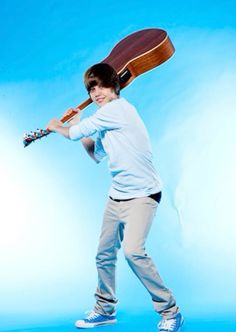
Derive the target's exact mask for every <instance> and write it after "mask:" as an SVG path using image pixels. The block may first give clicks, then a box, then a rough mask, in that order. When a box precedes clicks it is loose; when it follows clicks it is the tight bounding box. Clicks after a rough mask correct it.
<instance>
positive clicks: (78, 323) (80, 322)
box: [75, 319, 117, 329]
mask: <svg viewBox="0 0 236 332" xmlns="http://www.w3.org/2000/svg"><path fill="white" fill-rule="evenodd" d="M116 322H117V319H113V320H108V321H105V322H99V323H85V322H84V320H77V321H76V322H75V327H77V328H79V329H91V328H93V327H97V326H103V325H109V324H115V323H116Z"/></svg>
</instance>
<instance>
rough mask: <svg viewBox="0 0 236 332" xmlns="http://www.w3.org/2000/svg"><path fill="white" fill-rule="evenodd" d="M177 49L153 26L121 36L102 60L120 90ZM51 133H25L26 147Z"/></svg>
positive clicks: (83, 106) (69, 116)
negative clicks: (112, 71)
mask: <svg viewBox="0 0 236 332" xmlns="http://www.w3.org/2000/svg"><path fill="white" fill-rule="evenodd" d="M174 51H175V49H174V46H173V44H172V43H171V41H170V39H169V37H168V35H167V33H166V31H164V30H161V29H154V28H153V29H144V30H140V31H137V32H134V33H132V34H131V35H129V36H127V37H126V38H124V39H122V40H121V41H120V42H119V43H118V44H116V46H115V47H114V48H113V49H112V51H111V53H110V54H109V55H108V56H107V57H106V58H105V59H104V60H102V61H101V62H102V63H108V64H109V65H111V66H112V67H113V68H114V69H115V70H116V72H117V73H118V75H119V79H120V85H121V89H123V88H124V87H126V86H127V85H129V84H130V83H131V82H132V81H133V80H134V79H135V78H136V77H137V76H139V75H141V74H143V73H145V72H147V71H149V70H151V69H153V68H155V67H157V66H159V65H160V64H162V63H163V62H165V61H166V60H168V59H169V58H170V57H171V56H172V55H173V53H174ZM91 103H92V100H91V99H90V98H89V99H87V100H85V101H84V102H83V103H81V104H80V105H79V106H77V107H76V108H79V109H80V110H82V109H84V108H85V107H87V106H88V105H89V104H91ZM76 114H77V112H73V111H72V112H71V113H70V114H69V115H66V116H64V117H63V118H61V121H62V122H63V123H65V122H67V121H68V120H70V119H71V118H73V116H75V115H76ZM48 134H50V131H48V130H43V129H39V130H37V131H36V132H33V133H31V134H25V135H24V139H23V143H24V147H26V146H28V145H29V144H30V143H31V142H33V141H35V140H37V139H39V138H41V137H43V136H47V135H48Z"/></svg>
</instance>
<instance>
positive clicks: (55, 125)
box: [47, 119, 70, 138]
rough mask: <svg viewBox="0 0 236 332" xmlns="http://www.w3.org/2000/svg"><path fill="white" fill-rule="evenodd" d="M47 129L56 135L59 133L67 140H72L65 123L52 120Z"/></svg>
mask: <svg viewBox="0 0 236 332" xmlns="http://www.w3.org/2000/svg"><path fill="white" fill-rule="evenodd" d="M47 129H48V130H50V131H52V132H54V133H58V134H60V135H62V136H64V137H66V138H70V136H69V127H64V126H63V122H62V121H60V120H58V119H52V120H51V121H49V123H48V125H47Z"/></svg>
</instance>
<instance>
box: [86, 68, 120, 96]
mask: <svg viewBox="0 0 236 332" xmlns="http://www.w3.org/2000/svg"><path fill="white" fill-rule="evenodd" d="M84 84H85V87H86V89H87V91H88V93H90V90H91V88H92V87H94V86H96V85H100V86H102V87H104V88H113V89H114V91H115V93H116V94H117V95H119V94H120V81H119V76H118V74H117V72H116V71H115V69H114V68H113V67H112V66H110V65H109V64H107V63H98V64H96V65H93V66H92V67H90V68H89V69H88V70H87V71H86V72H85V74H84Z"/></svg>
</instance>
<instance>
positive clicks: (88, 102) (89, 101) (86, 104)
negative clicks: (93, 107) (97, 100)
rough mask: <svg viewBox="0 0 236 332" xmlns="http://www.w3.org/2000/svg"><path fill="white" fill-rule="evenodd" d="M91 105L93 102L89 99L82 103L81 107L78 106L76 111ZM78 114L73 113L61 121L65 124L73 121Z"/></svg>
mask: <svg viewBox="0 0 236 332" xmlns="http://www.w3.org/2000/svg"><path fill="white" fill-rule="evenodd" d="M91 103H92V100H91V99H90V98H89V99H87V100H85V101H84V102H83V103H81V104H80V105H78V106H77V107H76V108H75V109H80V110H83V109H84V108H86V107H87V106H88V105H90V104H91ZM76 114H77V112H76V111H72V112H71V113H69V114H67V115H65V116H63V117H62V118H61V119H60V120H61V122H63V123H65V122H67V121H69V120H71V119H72V118H73V117H74V116H75V115H76Z"/></svg>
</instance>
